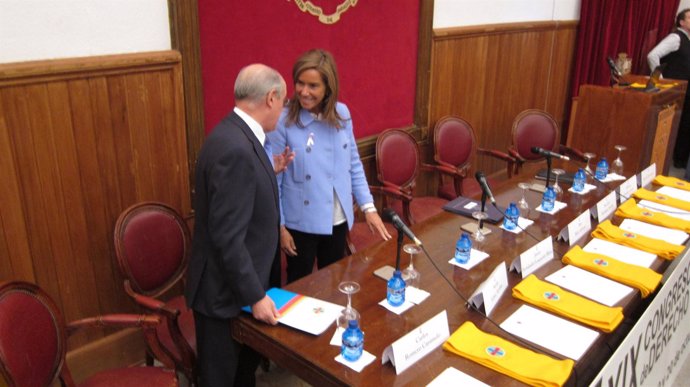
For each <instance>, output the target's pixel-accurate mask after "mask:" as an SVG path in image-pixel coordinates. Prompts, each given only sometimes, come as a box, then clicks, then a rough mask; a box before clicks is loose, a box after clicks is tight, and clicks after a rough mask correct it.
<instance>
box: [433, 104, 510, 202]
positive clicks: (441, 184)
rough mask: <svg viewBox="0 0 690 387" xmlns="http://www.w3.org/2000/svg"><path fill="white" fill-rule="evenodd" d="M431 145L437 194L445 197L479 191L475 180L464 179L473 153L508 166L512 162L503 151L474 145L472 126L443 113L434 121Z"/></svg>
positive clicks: (475, 138) (469, 168)
mask: <svg viewBox="0 0 690 387" xmlns="http://www.w3.org/2000/svg"><path fill="white" fill-rule="evenodd" d="M433 144H434V161H435V162H436V165H433V166H432V167H433V169H434V170H435V171H436V172H438V193H437V195H438V196H439V197H442V198H445V199H448V200H453V199H455V198H457V197H458V196H462V195H464V196H474V195H475V194H477V193H479V192H481V190H480V188H479V184H477V182H476V180H475V179H472V178H470V179H466V178H467V176H470V170H471V168H472V162H473V161H474V158H475V155H476V154H480V155H489V156H492V157H495V158H498V159H500V160H503V161H505V162H507V163H508V165H510V166H512V165H513V164H514V163H515V159H513V158H512V157H510V156H509V155H508V154H507V153H504V152H498V151H491V150H486V149H483V148H480V147H478V146H477V137H476V135H475V133H474V128H472V125H470V123H469V122H467V121H465V120H463V119H462V118H459V117H455V116H446V117H443V118H441V119H440V120H438V122H436V125H434V132H433ZM508 169H509V170H510V169H511V167H509V168H508Z"/></svg>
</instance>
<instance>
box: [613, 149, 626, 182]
mask: <svg viewBox="0 0 690 387" xmlns="http://www.w3.org/2000/svg"><path fill="white" fill-rule="evenodd" d="M614 148H616V150H617V151H618V156H616V159H615V160H613V163H612V164H611V172H613V173H615V174H617V175H621V176H623V160H621V152H622V151H624V150H626V149H628V148H627V147H626V146H625V145H616V146H614Z"/></svg>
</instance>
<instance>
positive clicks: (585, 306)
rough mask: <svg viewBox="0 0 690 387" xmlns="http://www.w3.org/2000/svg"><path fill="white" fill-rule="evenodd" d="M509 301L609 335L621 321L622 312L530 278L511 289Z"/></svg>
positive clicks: (618, 308) (530, 276)
mask: <svg viewBox="0 0 690 387" xmlns="http://www.w3.org/2000/svg"><path fill="white" fill-rule="evenodd" d="M513 297H515V298H517V299H520V300H523V301H525V302H529V303H530V304H532V305H535V306H538V307H540V308H542V309H545V310H548V311H551V312H553V313H556V314H559V315H561V316H564V317H568V318H570V319H573V320H576V321H579V322H581V323H583V324H587V325H589V326H592V327H595V328H598V329H601V330H602V331H604V332H607V333H608V332H613V330H614V329H616V327H617V326H618V324H620V323H621V321H623V308H621V307H619V306H617V307H610V306H606V305H602V304H600V303H598V302H594V301H592V300H590V299H588V298H584V297H582V296H581V295H579V294H575V293H572V292H569V291H567V290H564V289H561V288H560V287H559V286H556V285H554V284H552V283H548V282H546V281H542V280H540V279H539V278H537V277H536V276H535V275H534V274H530V275H529V276H527V278H525V279H523V280H522V281H520V283H519V284H517V285H516V286H515V287H514V288H513Z"/></svg>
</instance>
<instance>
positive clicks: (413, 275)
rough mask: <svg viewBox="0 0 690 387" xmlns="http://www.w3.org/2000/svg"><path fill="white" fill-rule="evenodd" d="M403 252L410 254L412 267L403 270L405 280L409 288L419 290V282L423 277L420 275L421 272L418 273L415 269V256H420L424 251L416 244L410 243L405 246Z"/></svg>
mask: <svg viewBox="0 0 690 387" xmlns="http://www.w3.org/2000/svg"><path fill="white" fill-rule="evenodd" d="M403 251H405V252H406V253H408V254H410V266H408V267H407V268H406V269H405V270H403V272H402V276H403V279H405V282H406V283H407V286H412V287H414V288H417V289H419V282H420V280H421V276H422V275H421V274H420V273H419V271H417V269H415V268H414V256H415V255H417V254H419V253H420V252H421V251H422V249H420V248H419V246H417V245H416V244H414V243H408V244H406V245H405V246H403Z"/></svg>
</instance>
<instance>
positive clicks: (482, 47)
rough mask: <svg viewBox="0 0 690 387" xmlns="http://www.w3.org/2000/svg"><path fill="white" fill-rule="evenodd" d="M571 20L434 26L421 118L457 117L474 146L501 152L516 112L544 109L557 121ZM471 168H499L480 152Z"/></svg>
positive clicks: (569, 62)
mask: <svg viewBox="0 0 690 387" xmlns="http://www.w3.org/2000/svg"><path fill="white" fill-rule="evenodd" d="M575 31H576V23H575V22H537V23H516V24H503V25H492V26H473V27H460V28H450V29H437V30H435V31H434V38H433V47H432V60H431V81H430V84H431V87H430V90H431V92H430V96H429V101H430V103H429V106H430V108H429V122H428V124H429V125H430V127H433V125H434V124H435V122H436V121H437V120H438V119H440V118H441V117H443V116H445V115H449V114H452V115H457V116H460V117H462V118H464V119H466V120H467V121H468V122H470V123H471V124H472V125H473V127H474V128H475V131H476V133H477V138H478V142H479V144H480V145H481V146H482V147H485V148H494V149H499V150H505V149H506V148H507V147H508V145H509V144H510V141H511V140H510V135H511V128H512V122H513V119H514V118H515V116H516V115H517V114H518V113H519V112H521V111H522V110H525V109H529V108H538V109H544V110H546V111H548V112H549V113H551V114H552V115H554V118H555V119H556V121H557V122H558V123H560V124H562V122H563V116H564V113H563V112H564V108H565V105H566V103H565V102H566V100H567V98H568V84H569V77H570V72H571V68H572V58H573V50H574V43H575ZM475 168H476V169H482V170H484V171H485V172H489V173H491V172H494V171H499V170H501V169H504V168H505V164H504V163H502V162H500V161H498V160H494V159H491V158H488V157H480V158H478V159H477V160H476V162H475Z"/></svg>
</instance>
